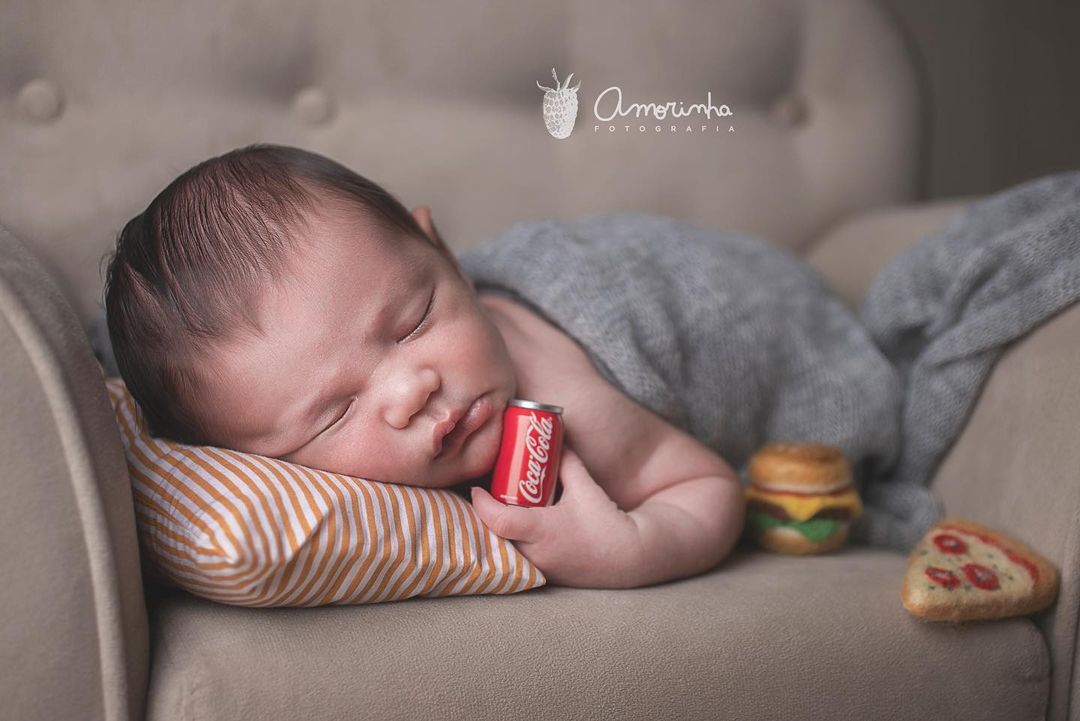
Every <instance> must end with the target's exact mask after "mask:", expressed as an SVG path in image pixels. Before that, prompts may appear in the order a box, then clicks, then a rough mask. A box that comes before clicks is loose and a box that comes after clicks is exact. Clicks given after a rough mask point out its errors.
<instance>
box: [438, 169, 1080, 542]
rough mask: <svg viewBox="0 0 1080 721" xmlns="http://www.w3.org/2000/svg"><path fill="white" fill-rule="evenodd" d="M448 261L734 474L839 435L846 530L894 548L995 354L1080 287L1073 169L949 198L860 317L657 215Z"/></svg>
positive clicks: (924, 507)
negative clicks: (574, 345)
mask: <svg viewBox="0 0 1080 721" xmlns="http://www.w3.org/2000/svg"><path fill="white" fill-rule="evenodd" d="M867 242H868V243H869V242H873V239H872V238H868V239H867ZM459 260H460V262H461V265H462V268H463V269H464V271H465V272H466V274H467V275H468V276H470V277H471V278H472V279H473V281H474V283H475V284H476V286H477V288H478V289H481V290H488V291H492V292H498V293H502V294H505V295H507V296H509V297H511V298H514V299H515V300H517V301H519V302H522V303H524V304H526V305H528V306H529V307H531V308H532V309H533V310H534V311H536V312H538V313H540V314H541V315H542V316H543V317H545V318H546V319H548V320H549V321H551V322H552V323H554V324H555V325H556V326H558V327H560V328H561V329H562V330H563V331H565V332H566V333H568V334H569V335H570V336H572V337H573V338H575V339H576V340H577V341H578V342H579V343H580V344H581V345H582V347H583V348H584V349H585V350H586V352H587V353H588V354H589V357H590V359H591V361H592V362H593V364H594V365H595V366H596V368H597V370H598V371H599V372H600V373H601V375H603V376H604V377H605V378H606V379H607V380H608V381H609V382H611V383H612V384H614V385H615V386H616V387H617V388H620V389H621V390H622V391H623V392H624V393H626V394H627V395H629V396H630V397H632V398H634V399H635V400H637V401H638V402H640V403H641V404H642V405H644V406H645V407H647V408H649V409H651V410H652V411H654V412H655V413H657V414H658V415H660V416H661V417H663V418H664V419H666V420H667V421H668V422H670V423H672V424H674V425H675V426H677V427H679V428H681V429H683V430H685V431H687V432H688V433H690V434H692V435H693V436H694V437H696V438H697V439H698V440H700V441H701V442H702V443H704V444H706V445H707V446H709V447H710V448H712V449H713V450H715V451H716V452H717V453H719V454H720V455H721V456H722V457H723V458H724V459H725V460H727V461H728V462H729V463H731V464H732V465H733V466H734V467H736V468H737V469H739V471H740V473H743V474H744V478H745V467H746V464H747V462H748V460H749V457H750V455H751V454H752V453H753V452H754V451H755V450H756V449H757V448H759V447H760V446H762V445H764V444H765V443H768V442H772V441H818V442H821V443H829V444H832V445H835V446H838V447H839V448H841V449H842V450H843V451H844V453H845V455H846V456H847V457H848V459H849V460H850V461H851V462H852V466H853V470H854V473H855V483H856V486H857V487H858V488H859V491H860V493H861V495H862V498H863V502H864V506H865V512H864V514H863V516H862V517H861V518H860V519H858V520H857V521H856V522H855V523H854V524H853V526H852V529H851V539H852V541H853V542H855V543H863V544H868V545H874V546H882V547H888V548H893V549H896V550H899V551H904V552H907V551H909V550H910V549H911V548H912V547H913V546H914V545H915V544H916V542H917V541H918V540H919V538H920V537H921V536H922V535H923V534H924V533H925V532H926V531H927V530H928V529H929V528H930V526H931V525H933V523H934V522H935V521H936V520H937V519H938V518H940V517H941V515H942V513H943V509H942V507H941V504H940V503H939V501H938V500H937V498H936V497H935V496H934V495H933V493H932V492H931V491H930V489H929V488H928V487H927V484H928V483H929V481H930V479H931V478H932V476H933V473H934V470H935V469H936V467H937V466H938V464H939V462H940V461H941V459H942V457H943V455H944V453H945V452H946V451H947V449H948V448H949V447H950V445H951V444H952V442H953V440H954V439H955V437H956V436H957V435H958V434H959V433H960V431H961V429H962V427H963V425H964V423H965V421H966V419H967V417H968V415H969V413H970V410H971V408H972V406H973V404H974V402H975V400H976V399H977V397H978V394H979V391H980V389H981V387H982V384H983V381H984V380H985V379H986V377H987V376H988V374H989V372H990V370H991V369H992V367H993V364H994V361H995V360H996V359H997V357H998V356H999V355H1000V354H1001V352H1002V351H1003V350H1004V347H1005V346H1006V345H1007V344H1008V343H1010V342H1011V341H1013V340H1015V339H1017V338H1019V337H1020V336H1022V335H1024V334H1025V333H1027V332H1028V331H1030V330H1031V329H1032V328H1034V327H1035V326H1036V325H1038V324H1039V323H1041V322H1042V321H1044V320H1046V319H1047V318H1049V317H1050V316H1051V315H1053V314H1054V313H1056V312H1058V311H1060V310H1061V309H1063V308H1064V307H1066V306H1067V305H1069V304H1070V303H1072V302H1073V301H1075V300H1076V299H1077V297H1078V296H1080V173H1070V174H1061V175H1057V176H1051V177H1047V178H1042V179H1040V180H1037V181H1034V182H1031V183H1027V184H1024V185H1021V186H1018V187H1016V188H1012V189H1010V190H1007V191H1004V192H1002V193H999V194H998V195H996V196H992V197H990V198H988V199H986V200H984V201H982V202H979V203H977V204H975V205H973V206H971V207H969V208H968V209H966V210H965V211H963V212H962V213H960V214H958V215H957V216H955V217H954V218H953V219H952V220H951V222H950V223H948V224H947V226H946V227H945V228H943V229H942V230H941V231H940V232H938V233H936V234H934V235H931V236H928V237H926V238H924V239H922V240H921V241H919V242H918V243H916V244H915V245H914V246H912V247H910V248H909V249H907V250H906V251H905V252H903V253H901V254H900V255H899V256H898V257H896V258H895V259H893V261H892V262H891V263H890V264H889V265H888V266H887V267H886V268H885V269H884V270H883V271H882V272H881V273H880V274H879V276H878V277H877V278H876V279H875V281H874V283H873V285H872V286H871V288H870V289H869V291H868V293H867V296H866V299H865V301H864V304H863V306H862V308H861V310H860V313H859V315H858V317H857V316H856V315H855V314H853V313H852V312H851V310H850V309H849V308H848V307H847V306H846V305H845V304H844V303H843V301H841V300H840V299H839V298H837V297H836V296H835V295H833V293H832V292H831V291H830V290H829V288H828V287H827V286H826V284H825V282H824V281H823V280H822V279H821V278H820V276H819V275H818V274H817V273H816V272H815V271H814V270H813V269H811V268H810V267H809V266H808V265H806V264H805V263H804V262H803V261H802V260H801V259H800V258H799V257H798V256H796V255H794V254H793V253H791V252H789V251H786V250H784V249H781V248H779V247H778V246H775V245H772V244H770V243H768V242H765V241H759V240H755V239H753V238H751V237H748V236H746V235H742V234H739V233H734V232H723V231H715V230H703V229H701V228H697V227H694V226H692V225H689V224H686V223H682V222H678V221H675V220H672V219H669V218H663V217H657V216H649V215H642V214H611V215H602V216H592V217H587V218H582V219H578V220H574V221H554V220H549V221H540V222H529V223H519V224H517V225H514V226H512V227H511V228H509V229H508V230H507V231H505V232H504V233H502V234H501V235H500V236H498V237H497V238H495V239H493V240H490V241H488V242H487V243H484V244H481V245H479V246H477V247H474V248H470V249H468V250H466V251H463V252H461V253H460V254H459ZM537 400H543V399H537ZM602 430H603V429H597V432H602Z"/></svg>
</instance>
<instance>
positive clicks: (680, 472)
mask: <svg viewBox="0 0 1080 721" xmlns="http://www.w3.org/2000/svg"><path fill="white" fill-rule="evenodd" d="M648 425H649V426H651V428H650V430H651V431H652V432H644V433H640V434H639V435H638V436H637V438H635V440H636V441H637V444H635V446H634V448H635V450H636V451H637V452H636V453H627V449H626V448H619V449H618V450H619V451H620V452H621V456H622V457H624V458H630V459H632V460H630V461H629V462H628V463H626V464H625V465H624V466H623V468H621V469H619V470H620V473H622V474H624V475H620V476H619V478H620V480H621V481H622V484H625V486H629V487H630V488H629V489H628V490H629V491H630V492H631V493H632V494H633V495H635V496H637V497H638V498H640V497H644V498H645V500H644V501H642V502H639V503H638V504H637V506H636V507H635V508H633V509H632V510H631V511H629V512H626V511H623V510H621V509H620V508H619V507H618V506H617V505H616V504H615V502H614V501H613V500H612V499H611V498H610V497H609V495H608V494H607V492H606V491H605V490H604V488H603V487H602V486H601V485H599V484H598V483H597V482H596V481H595V479H593V477H592V475H591V474H590V473H589V471H588V469H587V468H586V467H585V465H584V463H583V462H582V459H581V458H579V457H578V456H577V454H576V453H574V452H573V451H572V450H570V447H569V446H566V447H565V448H564V457H563V462H562V468H561V470H560V474H559V475H560V478H561V479H562V482H563V496H562V498H561V499H560V500H559V502H558V503H556V504H555V505H554V506H550V507H547V508H516V507H512V506H504V505H502V504H501V503H499V502H498V501H496V500H494V499H493V498H492V497H491V496H490V494H488V493H487V492H486V491H484V490H483V489H482V488H476V489H474V493H473V504H474V507H475V509H476V511H477V512H478V513H479V514H480V517H481V519H482V520H483V521H484V523H485V524H486V525H487V526H488V527H489V528H490V529H491V530H492V531H493V532H495V533H496V534H497V535H499V536H502V537H503V538H510V539H511V540H514V541H515V542H516V544H515V545H517V547H518V550H520V551H521V552H522V553H523V554H524V555H525V556H526V557H527V558H529V560H531V561H533V563H535V564H536V565H537V566H539V567H540V570H542V571H543V572H544V573H545V574H546V575H547V577H548V580H549V582H552V583H556V584H559V585H566V586H580V587H587V588H632V587H635V586H646V585H650V584H653V583H660V582H662V581H667V580H670V579H674V578H682V577H685V576H691V575H694V574H697V573H701V572H703V571H706V570H708V569H710V568H712V567H713V566H715V565H716V564H718V563H719V562H720V561H722V560H723V559H724V558H725V557H726V556H727V555H728V553H730V551H731V549H732V548H733V547H734V545H735V543H736V542H737V540H738V537H739V535H740V533H741V531H742V526H743V516H744V510H743V509H744V504H743V497H742V489H741V485H740V483H739V481H738V477H737V475H736V474H735V472H734V471H733V470H732V469H731V467H730V466H729V465H728V464H727V463H726V462H724V460H723V459H721V458H720V457H719V456H718V455H717V454H715V453H713V452H712V451H711V450H709V449H708V448H706V447H705V446H703V445H701V444H700V443H698V442H697V441H696V440H695V439H693V438H692V437H691V436H689V435H687V434H685V433H683V432H682V431H679V430H677V429H675V428H674V427H673V426H670V425H668V424H666V423H663V422H656V423H650V424H648ZM640 459H644V461H643V462H642V460H640ZM680 479H681V480H680Z"/></svg>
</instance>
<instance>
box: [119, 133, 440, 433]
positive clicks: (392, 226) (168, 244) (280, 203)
mask: <svg viewBox="0 0 1080 721" xmlns="http://www.w3.org/2000/svg"><path fill="white" fill-rule="evenodd" d="M319 191H324V192H325V193H326V194H327V195H328V196H330V197H333V198H334V199H335V200H337V201H338V203H339V204H340V203H344V204H345V205H346V206H350V205H351V206H355V208H356V209H357V210H358V211H360V212H361V213H362V214H363V215H364V217H365V218H366V219H368V220H369V221H371V222H372V223H373V224H374V225H375V226H376V227H379V228H382V229H385V230H389V231H404V232H405V233H406V234H407V235H411V236H414V237H417V238H422V237H424V234H423V230H422V229H421V228H420V226H419V224H418V223H417V222H416V220H415V218H413V216H412V214H411V213H409V212H408V210H406V209H405V206H403V205H402V204H401V203H400V202H399V201H398V200H397V199H396V198H394V197H393V196H392V195H390V193H388V192H387V191H386V190H384V189H383V188H382V187H380V186H379V185H377V184H376V183H374V182H372V181H370V180H368V179H367V178H364V177H363V176H361V175H358V174H357V173H354V172H353V171H351V170H349V169H348V168H346V167H345V166H343V165H341V164H340V163H336V162H334V161H333V160H330V159H329V158H326V157H324V156H322V155H318V154H316V153H312V152H308V151H305V150H300V149H299V148H292V147H286V146H280V145H268V144H257V145H250V146H247V147H244V148H238V149H236V150H233V151H230V152H228V153H225V154H224V155H220V156H217V157H215V158H210V159H209V160H205V161H203V162H201V163H199V164H198V165H196V166H195V167H193V168H191V169H190V170H188V171H186V172H184V173H183V174H182V175H180V176H179V177H177V178H176V179H175V180H173V181H172V182H171V183H169V185H168V186H167V187H166V188H165V189H164V190H162V191H161V192H160V193H159V194H158V195H157V197H155V198H154V199H153V200H152V201H151V202H150V205H149V206H147V208H146V210H144V211H143V212H141V213H139V214H138V215H136V216H135V217H134V218H132V219H131V220H129V221H128V222H127V224H126V225H125V226H124V228H123V230H121V231H120V233H119V235H118V236H117V239H116V249H115V251H114V252H113V253H112V255H111V257H110V258H109V259H108V260H109V265H108V270H107V271H106V279H105V314H106V317H107V319H108V327H109V337H110V340H111V342H112V347H113V354H114V355H115V357H116V365H117V368H118V369H119V371H120V375H121V377H122V378H123V379H124V382H125V384H126V385H127V387H128V390H129V391H130V392H131V395H132V396H133V397H134V398H135V400H136V402H137V403H138V405H139V408H140V410H141V411H142V414H143V418H144V419H145V421H146V423H147V428H148V430H149V431H150V433H151V434H152V435H154V436H157V437H164V438H171V439H173V440H176V441H180V442H182V443H190V444H195V445H206V444H212V443H213V439H211V438H210V437H209V434H208V432H207V430H206V429H205V427H204V426H203V425H202V423H201V422H200V420H199V418H198V417H197V415H196V414H195V413H193V412H192V408H193V406H194V404H195V399H196V397H197V394H198V393H199V392H200V381H201V379H202V378H203V377H205V374H207V373H209V372H212V370H211V369H210V368H208V367H207V364H206V363H205V362H204V360H205V358H204V353H203V351H205V350H206V349H207V348H209V347H210V345H211V343H212V342H214V341H217V340H221V339H223V338H230V337H234V336H235V335H237V334H238V333H244V332H248V333H261V329H260V328H259V325H258V320H257V314H256V304H257V301H258V293H259V289H260V287H265V285H266V284H269V283H271V282H273V281H275V280H279V279H280V276H281V275H282V273H283V271H284V270H285V268H286V266H287V260H288V255H289V252H290V251H291V250H292V249H294V248H296V247H297V245H298V243H297V242H296V240H295V239H296V235H297V234H296V232H295V231H296V230H297V229H298V228H300V227H303V226H304V224H305V220H304V218H305V215H304V213H305V211H309V210H311V209H312V208H313V207H314V206H315V204H316V202H317V200H318V199H319V197H318V195H317V194H318V193H319Z"/></svg>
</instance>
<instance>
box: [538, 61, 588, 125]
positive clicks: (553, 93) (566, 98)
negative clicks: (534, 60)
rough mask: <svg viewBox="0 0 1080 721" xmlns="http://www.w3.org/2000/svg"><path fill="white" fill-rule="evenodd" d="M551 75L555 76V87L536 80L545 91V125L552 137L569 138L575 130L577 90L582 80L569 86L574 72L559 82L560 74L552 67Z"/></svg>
mask: <svg viewBox="0 0 1080 721" xmlns="http://www.w3.org/2000/svg"><path fill="white" fill-rule="evenodd" d="M551 77H553V78H555V87H554V88H549V87H546V86H544V85H541V84H540V81H539V80H537V81H536V87H538V88H540V89H541V90H543V91H544V125H546V126H547V131H548V132H549V133H551V137H553V138H555V139H557V140H563V139H564V138H569V137H570V133H571V132H573V130H574V121H576V120H577V91H578V88H580V87H581V81H580V80H578V84H577V85H575V86H574V87H572V88H571V87H569V85H570V78H572V77H574V74H573V73H570V74H569V75H567V76H566V82H565V83H563V84H562V85H560V84H559V76H558V75H556V74H555V68H552V69H551Z"/></svg>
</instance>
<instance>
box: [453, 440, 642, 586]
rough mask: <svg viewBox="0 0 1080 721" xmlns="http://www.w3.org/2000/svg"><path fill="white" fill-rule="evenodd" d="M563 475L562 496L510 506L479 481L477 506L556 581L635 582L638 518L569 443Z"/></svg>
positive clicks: (573, 583)
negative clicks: (596, 477)
mask: <svg viewBox="0 0 1080 721" xmlns="http://www.w3.org/2000/svg"><path fill="white" fill-rule="evenodd" d="M559 478H560V479H561V481H562V484H563V492H562V497H561V498H559V502H558V503H556V504H555V505H553V506H545V507H538V508H523V507H519V506H508V505H505V504H503V503H500V502H499V501H497V500H495V498H493V497H492V495H491V494H490V493H488V492H487V491H485V490H484V489H483V488H480V487H478V486H474V487H473V489H472V499H473V508H475V509H476V512H477V514H479V516H480V520H482V521H483V522H484V525H486V526H487V527H488V528H490V529H491V531H492V532H493V533H495V535H497V536H500V537H502V538H508V539H510V540H511V541H514V545H515V546H516V547H517V549H518V550H519V551H521V553H522V555H524V556H525V557H526V558H528V559H529V560H530V561H532V562H533V563H534V564H536V565H537V566H538V567H539V568H540V570H541V571H543V572H544V575H545V576H547V579H548V581H549V582H550V583H553V584H557V585H560V586H578V587H583V588H622V587H626V586H628V585H633V583H634V581H633V576H632V572H633V570H634V568H635V561H636V559H637V557H638V548H637V544H638V531H637V524H635V523H634V520H633V519H632V518H631V517H630V516H629V515H627V514H626V513H625V512H624V511H622V510H620V509H619V507H618V506H617V505H615V502H614V501H612V500H611V498H609V497H608V495H607V493H606V492H605V491H604V489H603V488H601V487H600V485H599V484H597V482H596V481H595V480H594V479H593V477H592V476H591V475H589V471H588V469H587V468H585V464H584V462H582V460H581V458H580V457H579V456H578V455H577V454H576V453H574V452H573V451H572V450H570V448H569V447H568V446H566V447H564V448H563V459H562V464H561V467H560V468H559Z"/></svg>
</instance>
